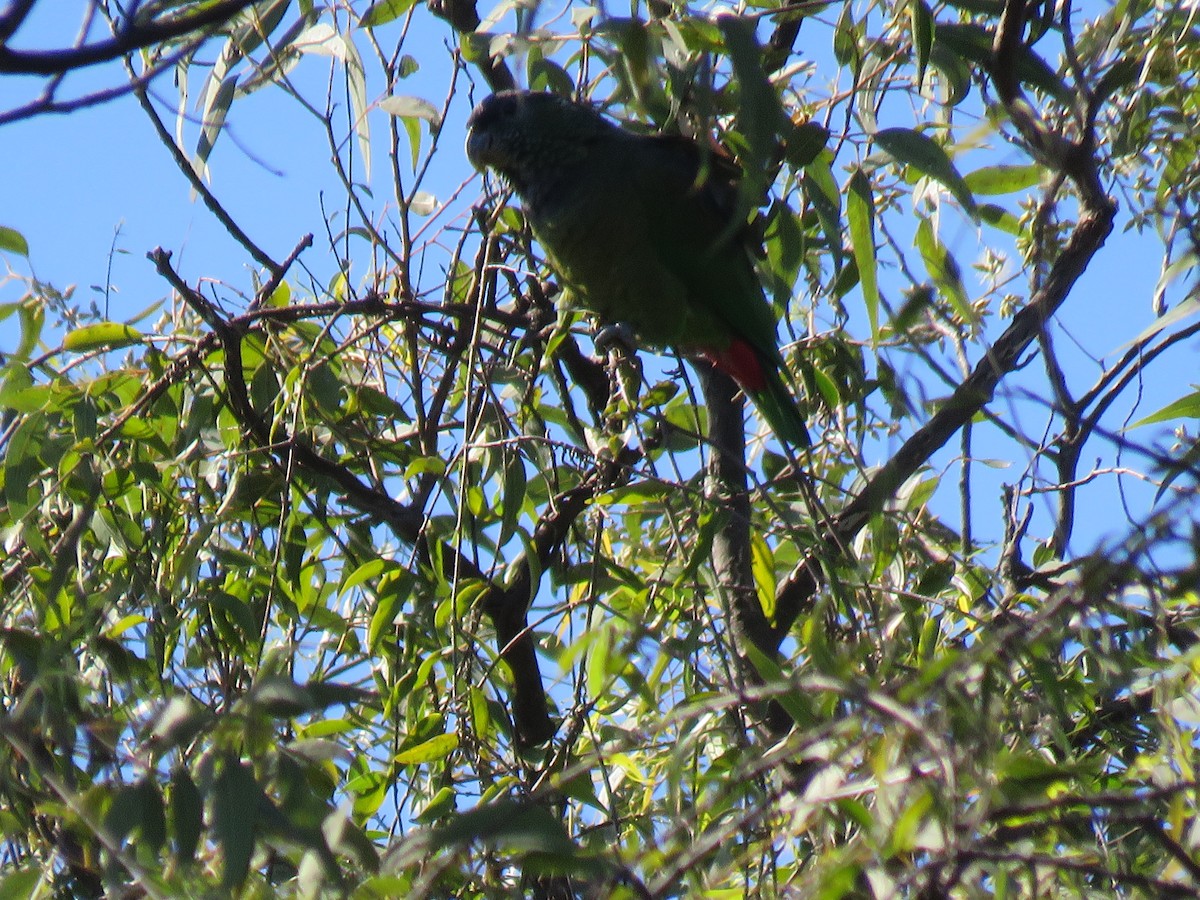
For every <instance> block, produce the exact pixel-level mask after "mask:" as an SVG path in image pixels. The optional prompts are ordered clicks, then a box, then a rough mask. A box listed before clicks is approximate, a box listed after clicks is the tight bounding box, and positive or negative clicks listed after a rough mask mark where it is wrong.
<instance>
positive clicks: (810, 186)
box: [803, 151, 844, 272]
mask: <svg viewBox="0 0 1200 900" xmlns="http://www.w3.org/2000/svg"><path fill="white" fill-rule="evenodd" d="M832 159H833V157H832V155H831V154H830V153H828V152H827V151H826V152H822V153H821V155H820V157H818V159H817V160H816V161H815V162H813V163H812V164H811V165H809V166H807V167H806V168H805V170H804V181H803V184H804V196H805V198H806V199H807V200H808V202H809V204H810V205H811V206H812V208H813V210H814V211H815V212H816V214H817V219H818V220H819V221H820V223H821V230H822V231H824V232H825V239H826V240H827V241H828V242H829V253H830V256H831V257H832V259H833V268H834V271H835V272H840V271H841V268H842V263H843V257H844V253H843V249H842V195H841V193H840V192H839V191H838V187H837V182H835V181H834V180H833V169H832V168H831V166H830V164H831V163H832Z"/></svg>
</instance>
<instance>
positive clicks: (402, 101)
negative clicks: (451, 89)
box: [379, 94, 442, 215]
mask: <svg viewBox="0 0 1200 900" xmlns="http://www.w3.org/2000/svg"><path fill="white" fill-rule="evenodd" d="M379 108H380V109H381V110H383V111H384V112H385V113H387V114H388V115H392V116H395V117H396V118H398V119H400V120H401V121H402V122H403V123H404V130H405V131H406V132H407V133H408V143H409V147H410V148H411V150H412V165H413V169H416V167H417V161H418V159H419V158H420V154H421V128H420V123H421V121H422V120H424V121H426V122H428V123H429V128H430V131H431V132H432V131H437V130H438V129H439V128H441V127H442V119H441V115H440V114H439V113H438V111H437V107H435V106H434V105H433V104H432V103H430V102H429V101H428V100H424V99H422V98H421V97H411V96H408V95H402V94H393V95H392V96H391V97H385V98H384V99H382V100H380V101H379ZM426 215H427V214H426Z"/></svg>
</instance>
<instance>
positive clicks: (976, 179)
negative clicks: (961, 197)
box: [963, 166, 1043, 194]
mask: <svg viewBox="0 0 1200 900" xmlns="http://www.w3.org/2000/svg"><path fill="white" fill-rule="evenodd" d="M1042 172H1043V169H1042V167H1041V166H984V167H983V168H982V169H976V170H975V171H974V172H970V173H968V174H967V175H966V177H964V178H963V181H964V182H965V183H966V185H967V187H968V188H969V189H970V190H971V192H972V193H975V194H1015V193H1016V192H1017V191H1023V190H1025V189H1027V188H1031V187H1033V186H1034V185H1035V184H1037V183H1038V182H1040V181H1041V180H1042Z"/></svg>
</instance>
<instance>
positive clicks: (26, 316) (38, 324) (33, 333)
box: [12, 300, 46, 359]
mask: <svg viewBox="0 0 1200 900" xmlns="http://www.w3.org/2000/svg"><path fill="white" fill-rule="evenodd" d="M17 318H18V319H20V320H21V340H20V341H18V342H17V349H16V350H14V351H13V353H12V358H13V359H28V358H29V357H30V356H31V355H32V354H33V351H34V350H35V349H37V345H38V340H39V339H40V338H41V336H42V326H44V325H45V324H46V307H45V306H44V305H43V304H42V303H40V302H39V301H37V300H26V301H25V302H24V303H22V304H21V305H20V307H19V308H18V309H17Z"/></svg>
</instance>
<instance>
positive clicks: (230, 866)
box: [212, 756, 262, 891]
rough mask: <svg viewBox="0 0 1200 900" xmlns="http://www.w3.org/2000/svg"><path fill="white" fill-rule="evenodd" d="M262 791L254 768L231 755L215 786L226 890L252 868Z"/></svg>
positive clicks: (217, 831)
mask: <svg viewBox="0 0 1200 900" xmlns="http://www.w3.org/2000/svg"><path fill="white" fill-rule="evenodd" d="M261 794H262V791H261V789H260V788H259V786H258V782H257V781H255V780H254V770H253V769H251V768H250V766H248V765H246V764H245V763H243V762H241V761H239V760H238V759H237V758H236V757H234V756H227V757H226V758H225V762H224V765H223V766H222V768H221V774H220V775H218V776H217V778H216V780H215V781H214V782H213V786H212V831H213V834H214V835H215V836H216V839H217V842H218V843H219V844H220V845H221V850H222V855H223V865H222V871H221V886H222V887H223V888H224V889H225V890H226V891H231V890H233V889H234V888H236V887H238V886H239V885H241V884H242V882H244V881H245V880H246V875H247V874H249V872H250V859H251V857H252V856H253V855H254V835H255V832H256V830H257V829H256V826H257V824H258V802H259V797H260V796H261Z"/></svg>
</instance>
